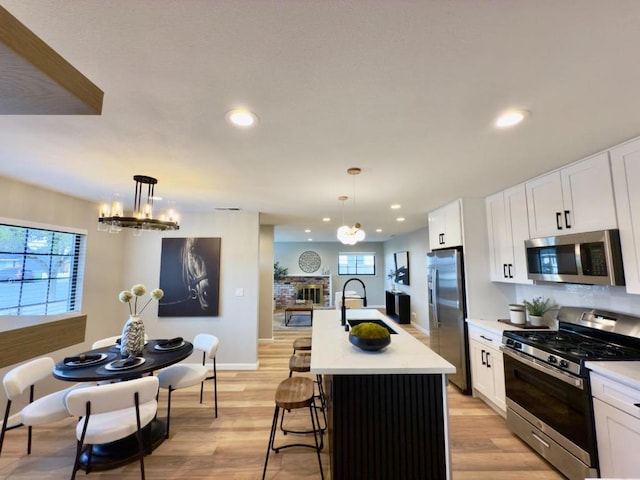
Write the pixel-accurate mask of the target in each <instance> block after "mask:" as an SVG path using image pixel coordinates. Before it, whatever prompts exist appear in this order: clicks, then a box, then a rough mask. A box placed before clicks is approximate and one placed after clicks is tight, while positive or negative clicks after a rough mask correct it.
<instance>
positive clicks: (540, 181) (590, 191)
mask: <svg viewBox="0 0 640 480" xmlns="http://www.w3.org/2000/svg"><path fill="white" fill-rule="evenodd" d="M526 191H527V210H528V214H529V233H530V235H531V237H532V238H536V237H548V236H555V235H562V234H565V233H579V232H589V231H592V230H605V229H610V228H617V222H616V208H615V202H614V196H613V186H612V182H611V168H610V166H609V154H608V153H607V152H604V153H599V154H597V155H594V156H593V157H589V158H587V159H585V160H582V161H579V162H576V163H573V164H571V165H569V166H568V167H565V168H562V169H560V170H556V171H553V172H551V173H548V174H547V175H543V176H541V177H537V178H535V179H533V180H531V181H529V182H526Z"/></svg>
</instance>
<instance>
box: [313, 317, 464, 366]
mask: <svg viewBox="0 0 640 480" xmlns="http://www.w3.org/2000/svg"><path fill="white" fill-rule="evenodd" d="M348 319H359V320H360V319H367V320H369V319H378V320H382V321H383V322H384V323H385V324H387V325H388V326H389V327H390V328H392V329H393V330H394V331H395V332H397V333H396V334H392V335H391V343H390V344H389V345H388V346H387V347H385V348H384V349H383V350H380V351H377V352H369V351H365V350H361V349H359V348H358V347H356V346H354V345H352V344H351V342H349V334H348V333H347V332H345V330H344V326H342V325H340V310H335V309H333V310H315V311H314V317H313V330H312V340H311V351H312V352H313V353H312V355H311V372H312V373H315V374H332V375H372V374H373V375H375V374H381V375H382V374H384V375H388V374H449V373H455V371H456V368H455V367H454V366H453V365H452V364H451V363H449V362H447V361H446V360H445V359H444V358H442V357H441V356H440V355H438V354H437V353H435V352H434V351H433V350H431V349H430V348H428V347H427V346H426V345H424V344H423V343H422V342H420V341H419V340H417V339H416V338H414V337H413V336H412V335H410V334H408V333H407V332H405V331H404V329H403V328H402V327H401V326H400V325H398V324H396V323H394V322H393V321H392V320H390V319H389V318H388V317H386V316H385V315H383V314H382V313H380V312H379V311H378V310H375V309H349V310H347V320H348Z"/></svg>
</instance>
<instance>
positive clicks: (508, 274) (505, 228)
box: [486, 184, 533, 283]
mask: <svg viewBox="0 0 640 480" xmlns="http://www.w3.org/2000/svg"><path fill="white" fill-rule="evenodd" d="M486 208H487V232H488V235H489V262H490V267H491V270H490V274H491V280H493V281H496V282H508V283H533V282H532V281H531V280H528V279H527V259H526V252H525V248H524V241H525V240H528V239H529V222H528V219H527V197H526V194H525V188H524V184H520V185H516V186H515V187H511V188H509V189H507V190H505V191H503V192H498V193H495V194H493V195H490V196H488V197H487V198H486Z"/></svg>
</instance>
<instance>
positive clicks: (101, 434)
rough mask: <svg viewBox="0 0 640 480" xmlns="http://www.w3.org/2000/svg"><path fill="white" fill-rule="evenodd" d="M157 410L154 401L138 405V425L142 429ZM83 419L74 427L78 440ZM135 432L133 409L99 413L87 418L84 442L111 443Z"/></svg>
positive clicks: (134, 413)
mask: <svg viewBox="0 0 640 480" xmlns="http://www.w3.org/2000/svg"><path fill="white" fill-rule="evenodd" d="M101 388H102V387H101ZM157 408H158V404H157V402H156V401H155V399H154V400H151V401H150V402H147V403H143V404H142V405H140V424H141V426H142V427H144V426H145V425H147V424H148V423H149V422H151V420H153V418H154V417H155V416H156V411H157ZM85 419H86V417H82V419H81V420H80V421H79V422H78V425H77V426H76V437H77V438H78V440H80V438H81V437H82V429H83V428H84V422H85ZM137 430H138V426H137V423H136V409H135V407H130V408H126V409H124V410H116V411H113V412H107V413H99V414H97V415H91V416H90V417H89V426H88V427H87V433H86V436H85V438H84V441H85V443H89V444H96V443H107V442H112V441H114V440H118V439H120V438H124V437H127V436H129V435H131V434H133V433H136V431H137Z"/></svg>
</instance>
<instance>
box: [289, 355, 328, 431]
mask: <svg viewBox="0 0 640 480" xmlns="http://www.w3.org/2000/svg"><path fill="white" fill-rule="evenodd" d="M310 371H311V354H310V353H306V352H302V354H300V355H295V354H294V355H291V358H289V378H291V376H292V375H293V372H297V373H307V372H310ZM316 383H317V385H318V394H317V395H316V398H317V399H318V400H320V405H319V406H316V408H319V409H320V410H321V411H322V417H323V419H324V427H321V430H322V431H323V432H324V431H325V430H326V428H327V411H326V403H325V398H324V388H323V386H322V375H316ZM283 421H284V410H283V411H282V419H281V420H280V429H281V430H282V431H283V432H284V433H285V435H286V433H287V432H288V431H287V430H285V429H284V428H283V427H282V423H283ZM289 431H291V430H289ZM293 433H306V432H293Z"/></svg>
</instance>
